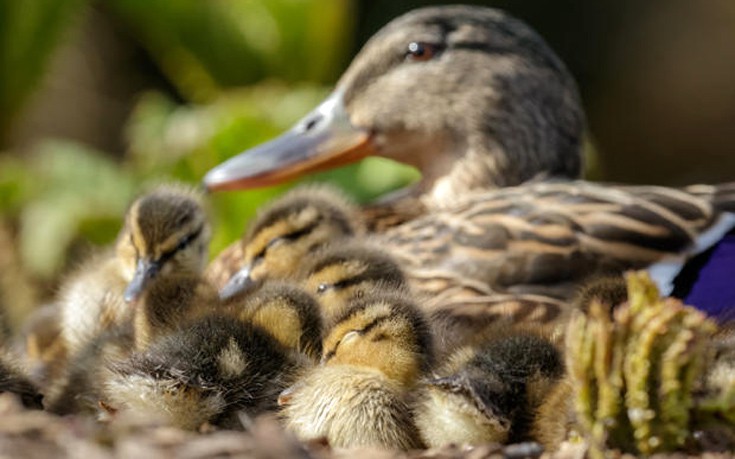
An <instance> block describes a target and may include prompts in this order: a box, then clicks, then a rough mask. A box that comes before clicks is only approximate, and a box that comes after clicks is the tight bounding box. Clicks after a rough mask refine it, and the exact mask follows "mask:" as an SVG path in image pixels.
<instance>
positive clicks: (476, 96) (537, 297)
mask: <svg viewBox="0 0 735 459" xmlns="http://www.w3.org/2000/svg"><path fill="white" fill-rule="evenodd" d="M584 126H585V121H584V113H583V109H582V107H581V104H580V98H579V95H578V91H577V87H576V84H575V82H574V79H573V78H572V76H571V75H570V74H569V72H568V71H567V69H566V68H565V66H564V64H563V63H562V62H561V60H560V59H559V58H558V57H557V56H556V55H555V54H554V52H553V51H552V50H551V49H550V48H549V46H548V45H547V44H546V43H545V42H544V40H543V39H542V38H541V37H540V36H539V35H537V34H536V33H535V32H534V31H533V30H532V29H531V28H530V27H529V26H527V25H526V24H524V23H522V22H521V21H519V20H517V19H514V18H512V17H510V16H509V15H507V14H505V13H503V12H501V11H498V10H494V9H489V8H483V7H471V6H448V7H434V8H424V9H419V10H415V11H412V12H410V13H408V14H406V15H404V16H401V17H399V18H397V19H395V20H394V21H392V22H391V23H389V24H388V25H387V26H385V27H384V28H383V29H382V30H380V31H379V32H378V33H377V34H376V35H375V36H374V37H373V38H371V39H370V40H369V41H368V43H367V44H366V45H365V46H364V48H363V49H362V50H361V51H360V53H359V54H358V55H357V57H356V58H355V60H354V61H353V62H352V64H351V65H350V66H349V68H348V69H347V71H346V72H345V74H344V75H343V76H342V78H341V79H340V80H339V82H338V83H337V87H336V89H335V90H334V92H333V93H332V94H331V95H330V96H329V97H328V98H327V99H326V100H325V101H324V102H323V103H322V104H320V105H319V106H318V107H317V108H316V109H315V110H314V111H312V112H311V113H309V114H307V115H306V116H305V117H304V118H303V119H302V120H300V121H299V122H297V123H296V125H295V126H294V127H293V128H292V129H291V130H289V131H288V132H286V133H285V134H283V135H282V136H280V137H278V138H277V139H274V140H272V141H270V142H268V143H266V144H263V145H261V146H258V147H255V148H253V149H252V150H249V151H246V152H245V153H243V154H241V155H238V156H236V157H234V158H232V159H230V160H228V161H227V162H225V163H223V164H221V165H220V166H218V167H216V168H214V169H213V170H211V171H210V172H209V173H208V174H207V175H206V177H205V178H204V182H205V185H206V186H207V188H208V189H209V190H228V189H243V188H252V187H260V186H265V185H271V184H275V183H280V182H282V181H285V180H288V179H291V178H294V177H297V176H300V175H302V174H305V173H307V172H311V171H316V170H321V169H327V168H331V167H335V166H338V165H341V164H345V163H348V162H352V161H355V160H357V159H360V158H363V157H365V156H368V155H378V156H384V157H388V158H391V159H394V160H397V161H400V162H403V163H406V164H410V165H413V166H415V167H417V168H418V169H419V170H420V171H421V173H422V176H423V178H422V180H421V181H420V182H419V183H418V184H417V185H416V186H414V187H412V188H411V189H408V190H405V191H403V192H401V193H398V194H394V195H392V196H391V197H390V198H389V199H386V200H383V201H382V202H379V203H377V204H374V205H371V206H368V207H366V208H365V210H364V215H365V217H366V220H367V224H368V226H369V227H370V228H371V229H372V231H373V232H374V237H375V238H377V239H379V242H380V244H381V245H382V246H383V247H384V248H388V249H389V251H390V253H391V254H392V255H394V256H395V257H397V258H398V260H399V261H400V262H401V263H402V267H403V268H404V269H405V270H406V273H407V275H408V276H409V277H410V278H411V280H412V281H413V283H414V284H415V285H417V286H418V287H419V288H420V289H421V290H424V291H426V292H429V293H432V294H433V296H434V301H433V302H432V303H433V304H430V305H429V306H428V307H430V308H432V309H434V310H435V311H436V313H437V314H440V315H441V314H442V313H445V314H446V317H447V325H448V326H449V327H454V326H457V325H460V326H462V327H463V326H464V324H468V323H471V324H481V323H482V322H483V320H482V319H481V317H479V316H483V315H484V316H485V317H486V318H488V320H492V317H494V316H495V315H497V314H501V315H507V314H511V315H516V316H519V317H522V318H529V317H530V318H533V319H537V320H541V321H548V320H552V319H554V318H558V317H559V316H560V315H563V314H562V310H563V308H564V307H565V305H566V304H567V302H568V301H569V300H570V299H571V298H573V297H574V294H575V291H576V290H577V286H578V285H579V284H580V283H581V282H582V281H583V280H584V279H586V278H588V277H589V276H591V275H595V274H598V273H610V272H612V273H615V272H620V271H622V270H623V269H629V268H643V267H649V268H650V270H651V272H652V273H654V274H655V277H656V278H657V279H658V283H659V284H660V285H661V286H662V287H664V292H666V293H671V292H674V293H678V294H679V295H680V296H684V297H687V296H688V295H691V294H693V293H696V292H697V291H700V292H701V291H702V290H701V289H700V290H697V288H692V286H691V285H690V284H688V283H687V281H686V280H685V279H682V277H681V276H680V277H679V278H678V279H677V280H676V283H674V282H673V281H674V279H675V278H676V275H677V274H678V273H679V272H680V270H681V267H682V266H683V265H684V262H685V261H687V260H688V259H689V258H691V257H693V256H694V255H697V254H701V253H703V252H706V251H707V249H709V248H711V247H713V245H714V243H715V242H716V241H718V240H720V239H721V238H722V237H723V235H725V234H726V233H727V232H728V231H730V229H732V227H733V225H734V224H735V217H734V216H733V214H732V213H729V212H733V211H735V184H728V185H724V186H694V187H688V188H683V189H671V188H663V187H655V186H611V185H605V184H595V183H590V182H585V181H581V180H578V178H579V175H580V173H581V170H582V163H583V160H582V153H581V150H582V137H583V131H584ZM733 246H735V244H731V245H730V246H729V247H730V248H727V247H726V248H725V249H724V250H725V253H724V255H723V254H720V256H719V258H727V254H728V253H730V252H728V250H730V251H735V247H733ZM717 250H719V249H715V252H717ZM704 256H710V258H715V259H716V258H718V256H717V253H714V254H713V253H712V252H711V250H710V251H709V253H706V254H705V255H704ZM215 263H217V261H215ZM700 264H704V263H700ZM696 277H697V276H696V275H694V276H692V275H689V276H687V278H688V279H695V278H696ZM719 282H720V284H719V286H717V287H712V286H709V287H705V288H704V291H705V292H712V291H716V292H717V293H718V294H719V295H720V297H721V298H706V297H707V296H708V295H700V296H699V297H697V301H699V302H700V306H702V307H703V308H705V309H708V310H709V311H710V312H713V313H719V312H722V310H725V309H727V308H729V307H731V306H732V305H733V304H735V286H733V285H735V283H732V282H730V283H729V285H730V286H728V284H726V283H723V282H722V281H721V280H720V281H719ZM465 319H469V320H465Z"/></svg>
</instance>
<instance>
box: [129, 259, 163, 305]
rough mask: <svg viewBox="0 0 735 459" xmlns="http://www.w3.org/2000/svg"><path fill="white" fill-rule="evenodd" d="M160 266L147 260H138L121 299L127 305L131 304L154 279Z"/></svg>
mask: <svg viewBox="0 0 735 459" xmlns="http://www.w3.org/2000/svg"><path fill="white" fill-rule="evenodd" d="M159 270H160V265H159V264H158V262H156V261H152V260H148V259H140V260H138V264H137V265H136V267H135V274H133V280H131V281H130V283H129V284H128V286H127V288H125V293H124V296H123V298H124V299H125V301H126V302H127V303H131V302H133V301H135V300H137V299H138V298H139V297H140V294H141V293H143V290H145V288H146V287H147V286H148V284H149V283H150V281H151V279H153V278H154V277H156V274H158V271H159Z"/></svg>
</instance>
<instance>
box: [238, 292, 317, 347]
mask: <svg viewBox="0 0 735 459" xmlns="http://www.w3.org/2000/svg"><path fill="white" fill-rule="evenodd" d="M230 306H231V307H232V308H233V309H234V310H235V313H236V314H237V315H238V316H239V318H240V319H241V320H243V321H245V322H249V323H252V324H253V325H257V326H259V327H260V328H261V329H263V330H265V331H266V332H268V333H269V334H270V335H271V336H273V337H274V338H275V339H276V341H278V342H279V343H280V344H281V345H282V346H283V347H284V348H286V349H289V350H292V351H296V352H297V353H300V354H304V355H306V356H307V357H309V358H310V359H312V360H314V361H317V360H319V356H320V355H321V353H322V335H321V333H322V320H321V316H320V314H319V304H318V303H317V302H316V300H315V299H314V298H313V297H312V296H311V295H309V294H308V293H306V292H305V291H304V290H302V289H301V288H299V287H297V286H295V285H291V284H287V283H285V282H268V283H266V284H265V285H264V286H263V287H261V288H260V289H258V290H257V291H256V292H254V293H253V294H252V295H248V296H247V297H245V298H244V299H243V300H241V301H237V302H233V303H231V304H230Z"/></svg>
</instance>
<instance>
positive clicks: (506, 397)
mask: <svg viewBox="0 0 735 459" xmlns="http://www.w3.org/2000/svg"><path fill="white" fill-rule="evenodd" d="M506 325H507V326H505V327H503V329H497V330H496V335H495V336H494V337H493V338H492V339H489V340H488V341H487V342H486V343H484V344H483V345H480V346H468V347H464V348H462V349H460V350H458V351H457V352H455V353H454V354H453V355H452V356H450V357H449V358H448V359H447V360H446V363H444V364H443V365H442V366H441V367H440V368H439V369H437V370H436V371H434V374H433V376H432V377H431V378H427V379H426V380H425V381H424V382H423V384H422V388H421V396H420V397H419V399H418V401H417V402H416V409H415V413H416V414H415V418H416V424H417V426H418V428H419V431H420V433H421V437H422V439H423V441H424V443H425V444H426V445H427V446H429V447H441V446H444V445H447V444H450V443H454V444H463V445H478V444H483V443H488V442H494V443H501V444H507V443H520V442H529V441H534V442H537V443H539V444H541V445H542V446H543V447H544V448H545V449H546V450H547V451H553V450H556V449H557V448H558V447H559V445H560V443H561V442H562V441H563V440H564V439H565V437H566V433H567V428H568V426H569V424H570V423H571V418H572V406H571V403H570V402H569V401H570V399H571V386H570V384H569V383H568V381H567V379H566V371H565V368H564V359H563V356H562V352H561V351H560V350H559V348H558V347H557V345H556V344H554V343H553V342H552V340H550V339H549V338H548V337H545V336H544V335H543V333H542V332H540V331H539V330H536V329H533V328H528V327H526V328H525V329H524V328H518V327H514V326H513V325H512V324H506Z"/></svg>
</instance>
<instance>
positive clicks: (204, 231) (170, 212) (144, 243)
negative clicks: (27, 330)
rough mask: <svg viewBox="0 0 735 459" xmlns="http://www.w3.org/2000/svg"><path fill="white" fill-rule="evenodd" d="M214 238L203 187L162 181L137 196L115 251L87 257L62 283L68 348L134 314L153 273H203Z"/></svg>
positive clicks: (63, 326) (63, 323) (71, 349)
mask: <svg viewBox="0 0 735 459" xmlns="http://www.w3.org/2000/svg"><path fill="white" fill-rule="evenodd" d="M209 240H210V227H209V222H208V221H207V215H206V213H205V211H204V207H203V203H202V196H201V195H200V194H199V193H197V192H195V191H193V190H192V189H189V188H186V187H183V186H175V185H163V186H159V187H157V188H156V189H154V190H153V191H151V192H150V193H147V194H145V195H144V196H142V197H140V198H138V199H137V200H136V201H135V202H134V203H133V204H132V205H131V206H130V209H129V210H128V212H127V214H126V217H125V225H124V227H123V229H122V230H121V231H120V234H119V235H118V238H117V242H116V245H115V251H114V253H112V254H106V255H100V256H98V257H96V258H94V259H92V260H90V261H88V262H87V263H86V264H85V265H84V266H82V268H81V269H80V270H79V271H78V272H77V273H76V274H74V275H72V276H71V277H70V278H69V280H68V281H67V282H66V283H65V285H64V286H63V287H62V290H61V293H60V295H59V299H58V303H59V308H60V315H61V333H62V336H63V339H64V341H65V343H66V346H67V347H68V352H69V354H70V355H73V354H74V353H76V352H78V351H79V350H80V349H81V348H82V347H83V346H84V345H85V344H86V343H88V342H89V341H90V340H92V339H93V338H94V337H95V336H97V335H98V334H99V333H101V332H102V331H104V330H106V329H110V328H114V327H116V326H118V325H121V324H124V323H125V322H127V321H129V320H131V319H132V315H133V308H132V307H131V305H130V303H131V302H133V301H135V300H137V299H138V297H139V296H140V295H141V294H142V293H143V291H144V290H145V289H146V287H147V286H148V284H149V283H150V281H151V280H152V279H154V278H157V277H165V276H168V275H171V274H197V273H201V272H202V271H203V269H204V266H205V264H206V261H207V254H208V244H209Z"/></svg>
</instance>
